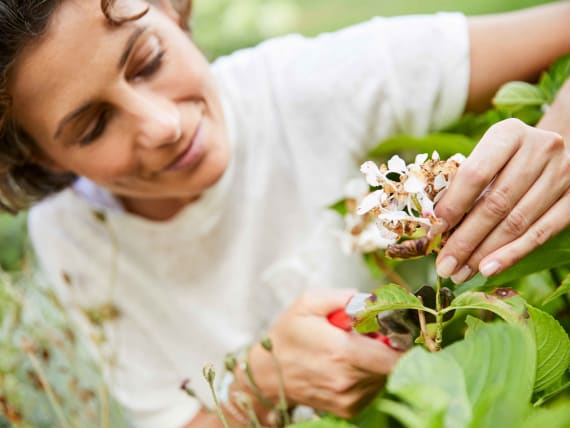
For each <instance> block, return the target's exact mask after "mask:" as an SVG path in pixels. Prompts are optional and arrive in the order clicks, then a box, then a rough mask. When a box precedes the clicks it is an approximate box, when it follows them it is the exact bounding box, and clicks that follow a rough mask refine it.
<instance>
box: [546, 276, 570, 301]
mask: <svg viewBox="0 0 570 428" xmlns="http://www.w3.org/2000/svg"><path fill="white" fill-rule="evenodd" d="M566 293H570V274H568V275H567V276H566V278H564V280H563V281H562V284H560V287H558V288H557V289H556V290H554V292H553V293H552V294H550V295H548V296H547V297H546V299H544V301H543V302H542V304H543V305H546V304H547V303H550V302H552V301H553V300H554V299H557V298H558V297H560V296H563V295H564V294H566Z"/></svg>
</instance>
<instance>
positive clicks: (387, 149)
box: [368, 133, 476, 159]
mask: <svg viewBox="0 0 570 428" xmlns="http://www.w3.org/2000/svg"><path fill="white" fill-rule="evenodd" d="M475 144H476V141H475V140H473V139H471V138H469V137H466V136H465V135H461V134H446V133H434V134H429V135H427V136H425V137H414V136H411V135H397V136H395V137H391V138H388V139H386V140H384V141H382V142H381V143H380V144H379V145H378V146H376V147H375V148H374V149H372V150H371V151H370V152H369V153H368V158H381V157H386V156H391V155H392V154H394V153H397V152H401V151H404V150H410V149H412V150H414V151H416V152H419V153H431V152H432V151H434V150H437V152H438V153H439V154H440V155H441V157H442V158H443V159H445V158H448V157H450V156H453V155H454V154H455V153H463V154H464V155H466V156H467V155H468V154H469V153H471V151H472V150H473V148H474V147H475Z"/></svg>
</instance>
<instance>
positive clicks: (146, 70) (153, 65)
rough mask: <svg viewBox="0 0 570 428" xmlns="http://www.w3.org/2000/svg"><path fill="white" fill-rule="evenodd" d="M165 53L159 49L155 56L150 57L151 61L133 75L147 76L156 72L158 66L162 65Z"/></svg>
mask: <svg viewBox="0 0 570 428" xmlns="http://www.w3.org/2000/svg"><path fill="white" fill-rule="evenodd" d="M165 53H166V51H165V50H161V51H160V52H158V54H156V56H155V57H154V58H153V59H152V61H151V62H150V63H149V64H147V65H146V66H144V67H143V68H142V69H141V70H139V71H138V72H137V74H136V76H135V77H147V76H150V75H151V74H153V73H154V72H156V71H157V70H158V69H159V68H160V66H161V65H162V58H163V57H164V54H165Z"/></svg>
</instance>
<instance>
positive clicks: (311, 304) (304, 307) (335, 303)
mask: <svg viewBox="0 0 570 428" xmlns="http://www.w3.org/2000/svg"><path fill="white" fill-rule="evenodd" d="M355 293H357V290H355V289H351V288H346V289H337V290H320V289H319V290H308V291H306V292H305V293H304V294H303V296H302V297H301V299H300V300H299V310H300V312H301V313H303V314H305V315H317V316H323V317H326V316H327V315H329V314H330V313H331V312H333V311H336V310H337V309H341V308H344V307H345V305H346V303H347V302H348V300H349V299H350V298H351V297H352V296H353V295H354V294H355Z"/></svg>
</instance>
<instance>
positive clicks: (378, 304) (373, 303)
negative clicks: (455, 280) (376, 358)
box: [354, 284, 435, 333]
mask: <svg viewBox="0 0 570 428" xmlns="http://www.w3.org/2000/svg"><path fill="white" fill-rule="evenodd" d="M373 295H374V298H373V299H367V301H366V308H365V310H364V311H362V312H360V313H358V314H357V315H356V317H355V321H354V328H355V330H356V331H358V332H359V333H371V332H373V331H378V329H379V325H378V321H377V319H376V315H378V314H379V313H380V312H383V311H389V310H392V309H421V310H424V311H427V312H430V313H433V314H434V315H435V311H433V310H432V309H430V308H426V307H425V306H424V305H422V303H421V302H420V300H419V299H418V298H417V297H416V296H414V295H413V294H412V293H410V292H409V291H407V290H404V289H403V288H402V287H400V286H399V285H396V284H387V285H384V286H382V287H380V288H378V289H376V290H374V291H373Z"/></svg>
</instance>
